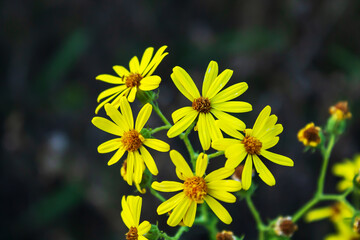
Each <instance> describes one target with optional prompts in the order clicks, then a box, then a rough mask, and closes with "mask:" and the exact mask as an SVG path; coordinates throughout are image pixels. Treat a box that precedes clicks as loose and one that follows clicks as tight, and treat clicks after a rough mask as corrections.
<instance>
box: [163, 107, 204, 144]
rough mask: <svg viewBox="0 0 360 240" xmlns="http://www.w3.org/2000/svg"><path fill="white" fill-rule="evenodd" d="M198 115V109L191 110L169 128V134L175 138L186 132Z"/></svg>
mask: <svg viewBox="0 0 360 240" xmlns="http://www.w3.org/2000/svg"><path fill="white" fill-rule="evenodd" d="M197 115H198V112H197V111H192V112H189V113H188V115H186V116H185V117H183V118H182V119H180V120H179V121H178V122H176V123H175V125H174V126H172V127H171V128H170V129H169V131H168V132H167V136H168V137H169V138H173V137H176V136H178V135H179V134H181V133H182V132H184V131H185V130H186V129H187V128H188V127H189V126H190V125H191V124H192V123H193V122H194V120H195V118H196V117H197Z"/></svg>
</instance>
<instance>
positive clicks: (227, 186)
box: [206, 179, 241, 192]
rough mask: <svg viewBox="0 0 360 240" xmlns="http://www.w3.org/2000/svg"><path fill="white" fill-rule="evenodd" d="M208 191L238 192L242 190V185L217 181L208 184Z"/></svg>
mask: <svg viewBox="0 0 360 240" xmlns="http://www.w3.org/2000/svg"><path fill="white" fill-rule="evenodd" d="M206 186H207V187H208V189H213V190H220V191H227V192H237V191H239V190H241V183H240V182H239V181H235V180H230V179H227V180H216V181H211V182H209V183H207V184H206Z"/></svg>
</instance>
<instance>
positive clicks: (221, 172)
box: [205, 167, 235, 182]
mask: <svg viewBox="0 0 360 240" xmlns="http://www.w3.org/2000/svg"><path fill="white" fill-rule="evenodd" d="M234 171H235V169H230V168H224V167H222V168H219V169H217V170H214V171H212V172H211V173H209V174H208V175H206V177H205V181H206V182H212V181H216V180H222V179H224V178H227V177H230V176H231V175H232V174H233V173H234Z"/></svg>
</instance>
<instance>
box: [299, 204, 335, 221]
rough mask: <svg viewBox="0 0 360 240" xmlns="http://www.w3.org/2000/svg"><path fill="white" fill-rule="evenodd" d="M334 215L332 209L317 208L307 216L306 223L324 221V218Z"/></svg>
mask: <svg viewBox="0 0 360 240" xmlns="http://www.w3.org/2000/svg"><path fill="white" fill-rule="evenodd" d="M332 214H333V210H332V209H331V207H323V208H317V209H314V210H311V211H310V212H308V213H307V214H306V215H305V221H306V222H313V221H318V220H322V219H324V218H329V217H331V216H332Z"/></svg>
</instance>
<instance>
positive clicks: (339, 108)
mask: <svg viewBox="0 0 360 240" xmlns="http://www.w3.org/2000/svg"><path fill="white" fill-rule="evenodd" d="M329 112H330V114H331V115H332V116H333V117H334V118H335V119H336V120H338V121H342V120H344V119H349V118H351V112H350V111H349V107H348V102H347V101H341V102H338V103H336V104H335V105H334V106H331V107H330V108H329Z"/></svg>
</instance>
